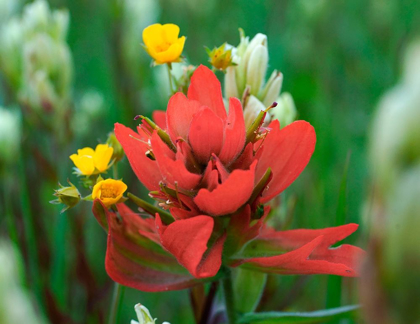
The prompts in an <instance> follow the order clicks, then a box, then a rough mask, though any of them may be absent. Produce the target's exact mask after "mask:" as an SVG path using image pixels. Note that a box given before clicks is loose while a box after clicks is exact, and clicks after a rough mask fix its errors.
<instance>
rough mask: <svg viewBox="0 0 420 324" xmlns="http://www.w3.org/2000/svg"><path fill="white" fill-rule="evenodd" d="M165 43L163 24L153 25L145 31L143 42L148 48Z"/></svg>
mask: <svg viewBox="0 0 420 324" xmlns="http://www.w3.org/2000/svg"><path fill="white" fill-rule="evenodd" d="M164 41H165V39H164V38H163V28H162V25H161V24H153V25H150V26H148V27H146V28H145V29H144V30H143V42H144V45H146V47H147V48H155V47H156V46H158V45H159V44H162V43H163V42H164Z"/></svg>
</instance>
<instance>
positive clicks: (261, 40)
mask: <svg viewBox="0 0 420 324" xmlns="http://www.w3.org/2000/svg"><path fill="white" fill-rule="evenodd" d="M240 36H241V41H240V43H239V45H238V46H237V47H236V48H234V49H233V51H232V53H233V55H234V57H233V62H234V63H236V65H235V66H230V67H228V68H227V69H226V75H225V97H226V98H230V97H236V98H240V99H242V102H243V105H244V118H245V124H246V125H247V126H249V125H251V124H252V122H253V121H254V120H255V118H256V117H257V115H258V114H259V112H260V111H261V110H265V109H266V108H267V107H269V106H270V105H271V104H272V103H273V102H277V103H278V105H277V107H276V108H274V109H271V110H270V111H269V112H268V114H267V116H266V119H265V124H268V123H269V122H270V120H271V119H278V120H279V121H280V125H281V127H284V126H286V125H288V124H290V123H291V122H293V121H294V120H295V118H296V108H295V104H294V101H293V98H292V96H291V95H290V94H288V93H284V94H282V95H280V91H281V87H282V83H283V74H282V73H280V72H278V71H277V70H274V71H273V72H272V74H271V76H270V78H269V79H268V80H267V81H265V76H266V74H267V68H268V47H267V36H266V35H264V34H260V33H259V34H257V35H255V36H254V38H253V39H251V40H250V39H249V37H246V36H245V34H244V32H243V31H242V30H240Z"/></svg>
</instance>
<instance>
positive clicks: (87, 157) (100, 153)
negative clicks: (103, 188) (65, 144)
mask: <svg viewBox="0 0 420 324" xmlns="http://www.w3.org/2000/svg"><path fill="white" fill-rule="evenodd" d="M113 152H114V149H113V148H112V147H110V146H109V145H108V144H98V145H97V146H96V149H95V150H93V149H92V148H90V147H85V148H83V149H80V150H77V154H72V155H70V159H71V160H72V161H73V163H74V165H75V166H76V168H77V169H76V173H77V174H79V175H85V176H90V175H92V174H98V173H103V172H105V171H106V170H108V168H109V167H110V166H111V164H112V163H110V161H111V158H112V154H113Z"/></svg>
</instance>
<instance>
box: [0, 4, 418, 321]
mask: <svg viewBox="0 0 420 324" xmlns="http://www.w3.org/2000/svg"><path fill="white" fill-rule="evenodd" d="M2 1H4V2H5V3H6V2H14V3H15V4H16V10H15V14H17V15H20V12H21V8H22V6H23V5H24V3H20V2H19V1H18V0H16V1H10V0H9V1H6V0H0V3H1V2H2ZM49 4H50V7H51V8H54V9H56V8H60V9H61V8H67V9H68V11H69V18H70V25H69V31H68V37H67V42H68V46H69V48H70V51H71V55H72V59H71V60H72V64H73V67H72V71H73V79H72V81H71V82H70V86H69V88H70V90H69V97H70V99H69V102H70V103H69V104H68V107H69V111H70V112H67V113H66V115H65V116H64V117H63V116H59V115H54V114H53V115H52V117H51V116H49V117H48V119H47V120H46V121H44V122H41V123H33V122H32V121H31V118H32V117H31V114H30V113H29V112H28V107H25V106H24V105H22V104H20V107H19V105H18V103H19V102H20V101H19V98H18V97H19V95H18V94H16V92H14V90H13V86H11V85H10V83H9V81H8V79H7V78H6V77H5V75H4V74H3V75H1V77H2V79H0V80H1V81H2V84H3V87H2V88H1V89H0V105H1V106H4V107H8V108H9V109H13V111H15V112H18V114H20V116H21V120H22V122H21V128H22V130H21V140H20V141H19V143H18V145H19V146H18V149H16V145H15V146H14V148H10V147H7V145H6V146H4V147H6V148H7V150H12V149H15V150H16V151H17V152H16V158H15V160H14V161H13V163H9V164H6V163H3V162H2V163H3V164H2V166H1V189H0V190H1V191H2V197H1V206H0V208H1V210H0V215H1V217H0V234H1V236H2V237H4V238H5V239H7V240H10V241H13V242H14V245H15V246H16V248H17V251H18V252H19V254H20V255H21V258H22V260H23V269H24V270H23V271H22V276H21V279H22V280H23V282H24V284H25V286H26V287H27V288H28V290H29V291H30V292H31V296H32V297H33V300H34V301H36V303H37V305H38V307H39V309H38V310H39V312H40V313H42V314H44V316H45V317H46V318H48V319H49V321H50V322H51V323H105V321H106V319H107V316H108V308H109V303H110V299H111V294H112V287H113V285H112V282H111V280H110V279H109V278H108V277H107V275H106V273H105V269H104V255H105V249H106V235H105V233H104V232H103V230H102V229H101V228H100V226H98V224H97V223H96V220H95V219H94V217H93V215H92V214H91V212H90V204H89V203H83V204H80V205H78V206H77V207H75V208H74V209H71V210H69V211H67V212H65V213H63V214H60V208H61V207H60V206H54V205H50V204H49V203H48V201H49V200H51V199H53V197H52V193H53V189H56V188H57V182H58V181H60V182H61V183H62V184H64V183H65V182H66V179H67V178H69V179H70V180H71V181H72V182H73V183H75V184H77V183H78V180H77V178H76V177H75V176H74V175H73V174H72V167H73V165H72V163H71V161H70V159H69V158H68V156H70V155H71V154H72V153H74V152H75V151H76V150H77V149H78V148H82V147H85V146H90V147H94V146H95V145H96V144H97V143H98V142H99V141H101V142H104V141H105V140H106V138H107V134H108V133H109V132H110V131H112V129H113V124H114V123H115V122H121V123H124V124H125V125H127V126H131V127H134V126H135V125H136V122H135V121H133V117H134V116H135V115H137V114H146V115H150V114H151V112H152V111H153V110H155V109H160V110H164V109H165V108H166V102H167V94H168V89H167V84H166V81H167V80H166V79H165V73H166V71H165V70H164V67H162V66H160V67H155V68H151V67H150V63H151V59H150V57H148V55H147V54H146V52H145V51H144V50H143V49H142V47H141V42H142V39H141V33H142V30H143V28H144V27H146V26H147V25H149V24H151V23H154V22H160V23H168V22H171V23H175V24H177V25H179V26H180V29H181V35H185V36H187V41H186V44H185V49H184V55H185V56H186V57H187V59H188V61H189V62H190V63H191V64H194V65H198V64H203V63H206V62H207V59H208V58H207V54H206V52H205V50H204V46H207V47H209V48H213V47H214V46H219V45H221V44H222V43H224V42H228V43H230V44H233V45H237V44H238V43H239V35H238V28H239V27H241V28H243V29H244V30H245V32H246V34H247V35H249V36H251V37H253V36H254V35H255V34H256V33H259V32H260V33H265V34H267V36H268V48H269V55H270V61H269V64H270V66H269V73H271V71H272V70H274V69H278V70H280V71H281V72H282V73H283V74H284V83H283V91H287V92H290V93H291V94H292V95H293V97H294V99H295V103H296V107H297V110H298V114H299V116H298V119H304V120H307V121H309V122H310V123H311V124H312V125H313V126H314V127H315V130H316V132H317V145H316V150H315V154H314V155H313V158H312V160H311V162H310V164H309V166H308V167H307V168H306V170H305V171H304V172H303V174H302V175H301V176H300V177H299V178H298V180H297V181H296V182H295V183H294V184H293V185H292V186H291V187H290V188H289V189H287V191H286V192H285V193H284V194H283V201H285V202H288V201H293V200H296V207H295V209H294V210H293V221H292V223H291V224H290V228H322V227H330V226H335V225H339V224H342V223H349V222H355V223H359V224H361V225H362V226H361V229H360V230H359V231H358V232H357V233H356V234H354V235H352V236H351V237H350V238H349V239H347V240H346V243H352V244H358V245H359V246H362V247H366V245H367V243H366V241H367V237H368V226H364V225H366V224H365V223H364V220H363V217H366V218H369V215H370V214H369V213H370V210H371V207H370V204H369V199H368V198H369V196H370V195H371V194H372V186H371V174H372V173H373V171H372V170H369V163H368V149H367V148H368V138H369V131H370V126H371V124H372V119H373V116H374V112H375V109H376V106H377V103H378V101H379V98H380V97H381V95H382V94H383V93H384V92H385V91H386V90H387V89H389V88H391V87H392V86H394V85H395V84H396V83H397V82H398V80H399V78H400V75H401V61H402V57H403V53H404V51H405V49H406V47H407V46H408V44H409V43H410V42H411V41H413V40H415V39H416V37H419V36H420V2H419V1H416V0H371V1H364V0H352V1H346V0H334V1H326V0H293V1H292V0H290V1H278V0H277V1H276V0H271V1H268V0H267V1H263V0H256V1H249V0H208V1H196V0H161V1H153V0H137V1H136V0H109V1H106V0H89V1H87V0H67V1H65V0H51V1H49ZM11 11H12V10H11ZM3 12H6V11H3ZM11 15H13V13H12V14H11ZM0 19H3V21H0V24H5V22H6V20H7V19H8V18H7V17H6V15H4V17H2V16H1V15H0ZM0 26H1V25H0ZM3 37H4V35H3ZM0 41H1V40H0ZM17 55H18V54H17ZM58 73H59V72H58ZM219 76H220V77H221V80H222V74H220V75H219ZM267 77H268V76H267ZM19 112H20V113H19ZM0 118H1V117H0ZM45 125H50V126H51V129H48V127H46V126H45ZM63 130H65V131H63ZM63 132H64V134H62V133H63ZM58 133H60V134H61V135H58ZM2 154H5V153H2ZM346 163H348V171H347V172H346ZM119 167H120V170H119V171H120V173H121V175H122V177H123V179H124V180H125V182H126V183H127V184H128V186H129V187H130V191H132V192H137V193H139V195H140V194H141V193H142V194H143V195H145V194H146V193H145V192H144V191H142V190H143V189H142V186H141V185H140V183H139V182H138V180H137V178H136V177H135V176H134V174H133V172H132V171H131V169H130V167H129V165H128V162H127V160H123V161H122V162H121V163H120V165H119ZM286 209H287V204H282V206H281V207H280V208H279V210H278V213H279V216H278V217H279V220H280V222H279V223H280V224H283V223H284V222H281V220H283V221H284V217H286V216H285V214H287V210H286ZM357 283H358V281H357V279H343V281H342V287H343V289H342V291H341V301H338V300H337V299H332V297H331V296H330V298H328V295H329V294H333V295H334V294H337V293H338V294H340V291H339V290H338V292H337V289H332V288H331V287H335V286H336V285H339V284H340V280H338V281H337V278H329V277H328V276H310V277H305V276H285V277H281V276H270V277H269V281H268V285H267V288H266V291H265V295H264V297H263V300H262V302H261V304H260V306H259V308H258V309H259V310H261V311H262V310H298V311H309V310H316V309H322V308H325V307H326V306H328V307H330V306H339V305H340V304H342V305H346V304H353V303H358V300H359V298H358V292H357V285H358V284H357ZM138 302H141V303H143V304H145V305H146V306H148V308H149V309H150V310H151V313H152V315H153V316H155V317H158V318H159V319H160V320H168V321H170V322H171V323H190V322H193V319H192V312H191V310H190V308H189V303H190V301H189V294H188V291H181V292H166V293H155V294H149V293H143V292H139V291H135V290H132V289H126V295H125V297H124V300H123V309H122V310H123V311H122V315H121V318H120V323H129V320H130V319H133V318H135V314H134V310H133V306H134V304H135V303H138Z"/></svg>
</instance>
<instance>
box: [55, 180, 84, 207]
mask: <svg viewBox="0 0 420 324" xmlns="http://www.w3.org/2000/svg"><path fill="white" fill-rule="evenodd" d="M69 184H70V187H64V186H62V185H61V184H59V186H60V189H58V190H54V191H55V193H54V196H56V197H57V199H55V200H51V201H50V203H52V204H64V205H66V207H64V208H63V209H62V210H61V212H64V211H66V210H67V209H69V208H72V207H74V206H76V205H77V204H78V203H79V201H80V192H79V190H77V188H76V187H75V186H74V185H73V184H72V183H71V182H70V181H69Z"/></svg>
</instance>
